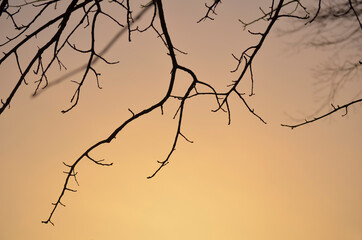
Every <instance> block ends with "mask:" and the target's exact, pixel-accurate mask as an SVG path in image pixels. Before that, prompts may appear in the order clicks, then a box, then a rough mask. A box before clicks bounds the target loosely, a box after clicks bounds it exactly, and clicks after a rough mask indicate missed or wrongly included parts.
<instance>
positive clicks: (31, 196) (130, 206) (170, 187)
mask: <svg viewBox="0 0 362 240" xmlns="http://www.w3.org/2000/svg"><path fill="white" fill-rule="evenodd" d="M235 2H236V1H223V2H222V4H221V5H220V6H219V7H218V8H217V13H218V15H217V16H215V20H214V21H205V22H201V23H199V24H197V23H196V22H197V20H198V19H199V18H201V17H202V16H203V15H204V14H205V11H206V9H205V7H204V5H203V4H204V1H198V2H197V3H195V2H194V1H192V0H187V1H175V0H174V1H164V8H165V17H166V20H167V23H168V27H169V32H170V35H171V38H172V40H173V43H174V44H175V46H176V47H177V48H179V49H181V50H182V51H185V52H187V53H188V54H187V55H182V54H180V53H177V57H178V61H179V64H181V65H183V66H185V67H188V68H190V69H192V70H193V71H194V72H195V74H196V75H197V76H198V78H199V79H200V80H201V81H204V82H208V83H210V84H213V85H214V86H215V87H216V88H217V89H218V90H219V91H224V90H226V89H227V87H226V86H227V85H228V84H230V83H231V81H232V80H235V79H236V78H237V76H238V75H237V74H232V73H230V70H232V69H233V68H234V67H235V64H236V62H235V60H234V59H233V58H232V56H231V54H232V53H235V54H238V55H239V54H240V53H241V52H242V51H243V50H244V49H246V48H247V47H249V46H250V45H251V44H255V43H257V42H258V39H259V37H257V36H251V35H250V34H248V33H247V31H243V30H242V26H241V25H240V22H238V19H239V18H243V19H245V20H251V19H253V18H255V17H256V16H258V14H260V11H259V10H258V6H259V5H262V6H268V5H267V4H268V3H269V2H270V1H264V2H263V1H256V2H254V1H244V2H253V3H252V4H251V3H242V2H243V1H239V3H235ZM139 3H140V2H137V4H136V3H135V4H134V7H135V12H137V11H139V9H138V8H137V6H139ZM136 9H137V10H136ZM150 16H151V15H149V14H148V15H147V16H146V17H145V18H143V19H142V21H141V22H140V23H139V24H141V25H142V24H143V25H145V24H146V23H147V21H148V19H149V17H150ZM104 20H105V19H103V20H102V21H104ZM2 21H4V17H1V18H0V26H1V24H2ZM289 21H291V20H290V19H284V20H282V21H280V22H277V26H276V28H275V29H273V31H272V33H271V34H270V36H268V38H267V40H266V42H265V45H264V46H263V47H262V49H261V50H260V52H259V53H258V55H257V56H256V59H255V62H254V63H253V73H254V81H255V86H254V88H255V93H256V95H255V96H253V97H251V98H249V97H247V98H246V99H247V101H248V103H249V104H250V106H251V107H252V108H254V109H255V111H256V112H257V113H258V114H259V115H260V116H261V117H262V118H263V119H264V120H265V121H266V122H267V124H266V125H265V124H263V123H262V122H261V121H259V120H258V119H257V118H256V117H255V116H253V115H252V114H251V113H250V112H249V111H248V110H247V109H246V108H245V105H243V103H242V102H241V100H240V99H239V98H238V97H237V96H232V97H231V98H230V102H229V104H230V109H231V125H227V120H228V119H227V114H225V113H223V112H221V111H219V112H216V113H214V112H212V111H211V110H213V109H215V108H216V107H217V104H216V103H215V100H214V98H213V97H211V96H199V97H196V98H193V99H190V100H188V101H187V102H186V105H185V110H184V119H183V124H182V133H183V134H184V135H185V136H186V137H187V138H189V139H190V140H192V141H194V143H193V144H190V143H188V142H186V141H185V140H184V139H182V138H181V139H180V140H179V143H178V145H177V147H176V151H175V152H174V155H173V156H172V157H171V159H170V163H169V164H168V165H167V166H166V167H164V168H163V169H162V170H161V171H160V172H159V173H158V174H157V175H156V176H155V177H154V178H153V179H147V176H149V175H151V174H152V173H153V172H154V171H155V170H156V169H157V167H158V164H157V161H160V160H164V159H165V157H166V156H167V154H168V152H169V151H170V149H171V146H172V141H173V138H174V135H175V133H176V127H177V121H176V120H174V119H173V118H172V117H173V115H174V114H175V112H176V110H177V107H178V103H179V101H178V100H175V99H173V100H170V101H169V102H167V103H166V104H165V106H164V115H161V111H160V109H156V110H155V111H154V112H152V113H150V114H149V115H146V116H143V117H142V118H140V119H137V120H136V121H134V122H133V123H131V124H130V125H128V126H127V127H126V128H125V129H124V130H123V131H121V132H120V133H119V134H118V135H117V139H116V140H114V141H113V142H112V143H111V144H107V145H102V146H101V147H99V148H97V149H95V150H94V151H92V152H91V155H92V156H93V157H94V158H96V159H105V161H106V162H113V163H114V165H113V166H111V167H102V166H97V165H95V164H94V163H92V162H91V161H88V160H86V159H84V160H82V161H81V162H80V164H79V165H78V166H77V169H76V171H77V172H78V175H77V176H78V178H77V179H78V181H79V184H80V186H77V185H76V183H75V182H74V181H73V180H71V184H70V186H71V187H72V188H74V189H76V190H77V192H76V193H72V192H67V193H66V194H65V197H64V199H63V201H62V202H63V203H64V204H65V205H66V207H65V208H64V207H61V206H60V207H59V208H58V209H57V210H56V212H55V214H54V216H53V218H52V221H53V222H54V224H55V226H52V225H50V224H48V225H46V224H42V223H41V221H43V220H46V219H47V218H48V216H49V214H50V212H51V209H52V205H51V203H52V202H55V201H56V200H57V198H58V196H59V194H60V191H61V189H62V187H63V185H64V180H65V177H66V175H65V174H64V173H63V171H66V170H67V168H66V167H65V166H64V165H63V163H62V162H65V163H68V164H72V163H73V162H74V161H75V160H76V159H77V158H78V157H79V156H80V155H81V154H82V153H83V152H84V151H85V150H86V149H87V148H89V147H90V146H91V145H93V144H94V143H96V142H98V141H100V140H102V139H104V138H106V137H108V135H109V134H110V133H111V132H112V131H113V130H114V129H115V128H117V127H118V126H119V125H120V124H122V123H123V121H125V120H126V119H128V118H129V117H130V116H131V113H130V112H129V111H128V108H130V109H131V110H132V111H133V112H135V113H137V112H139V111H141V110H142V109H143V108H145V107H148V106H150V105H151V104H154V103H156V102H157V101H159V100H160V99H161V98H162V97H163V96H164V94H165V92H166V90H167V87H168V82H169V76H170V70H171V63H170V59H169V56H168V55H167V49H166V48H165V46H164V45H163V44H162V42H161V41H160V39H158V38H157V36H156V34H155V33H154V32H152V31H149V32H146V33H143V34H138V33H135V34H134V35H133V36H132V39H133V41H132V42H131V43H129V42H128V41H127V36H126V35H124V36H122V37H121V39H119V41H118V42H117V43H116V44H115V45H113V47H112V48H111V50H110V51H109V52H107V54H106V55H105V57H106V58H107V59H108V60H111V61H119V63H118V64H117V65H106V64H104V63H101V62H98V63H97V65H96V66H95V68H96V69H97V71H98V72H101V74H102V75H101V76H100V83H101V86H102V88H103V89H101V90H100V89H98V88H97V83H96V80H95V78H94V77H93V76H90V77H88V78H87V80H86V83H85V85H84V87H83V89H82V92H81V96H80V101H79V104H78V105H77V106H76V107H75V108H74V109H73V110H71V111H70V112H68V113H66V114H62V113H61V110H64V109H66V108H68V107H70V103H69V100H70V98H71V96H72V94H73V93H74V90H75V88H76V85H75V84H74V83H72V82H71V80H79V78H80V77H81V74H78V75H75V76H73V77H71V78H68V79H66V80H64V81H63V82H62V83H61V84H59V85H56V86H54V87H51V88H49V89H48V90H46V91H44V92H43V93H42V94H40V95H39V96H38V97H36V98H30V95H31V94H32V92H33V91H34V88H35V84H34V83H33V81H34V80H35V78H34V77H29V78H28V80H29V82H30V83H29V85H28V86H25V85H22V86H21V88H20V90H19V92H18V93H17V95H16V97H15V98H14V99H13V102H12V103H11V108H10V109H7V110H6V111H5V112H4V113H3V114H2V115H1V116H0V239H1V240H2V239H4V240H24V239H37V240H38V239H39V240H42V239H44V240H53V239H54V240H58V239H59V240H60V239H81V240H91V239H93V240H96V239H97V240H98V239H110V240H113V239H127V240H128V239H129V240H143V239H165V240H166V239H176V240H178V239H180V240H181V239H182V240H184V239H190V240H193V239H195V240H198V239H207V240H209V239H210V240H211V239H215V240H219V239H230V240H234V239H235V240H239V239H243V240H306V239H308V240H361V239H362V204H361V203H362V184H361V183H362V148H361V133H362V126H361V122H362V108H361V107H362V105H361V104H360V103H359V104H356V105H355V106H351V107H350V108H349V109H348V110H349V111H348V115H346V116H345V117H341V115H342V114H343V113H344V112H341V113H337V114H335V115H333V116H331V117H329V118H326V119H323V120H321V121H318V122H315V123H312V124H310V125H307V126H304V127H300V128H297V129H294V130H291V129H289V128H283V127H281V126H280V124H281V123H296V122H298V121H300V120H301V121H303V119H304V118H305V117H308V116H309V115H310V114H312V113H314V112H315V111H316V110H317V109H318V108H319V107H320V106H321V104H322V102H323V101H322V100H323V99H325V98H326V97H327V94H328V89H327V90H323V91H320V90H318V86H317V85H316V81H317V80H316V79H315V78H314V77H313V76H314V75H313V69H318V67H320V66H321V64H323V63H324V62H326V61H327V62H328V61H331V59H333V60H336V61H337V60H338V59H335V57H336V56H337V55H336V54H335V52H333V50H330V49H328V50H325V49H313V48H305V47H304V46H301V45H299V44H298V43H297V42H298V39H300V38H301V37H302V36H303V34H308V32H307V31H306V32H300V33H298V34H295V35H284V36H280V32H281V29H283V27H290V22H289ZM266 24H267V22H262V23H259V24H258V25H255V28H254V29H258V30H260V29H263V26H264V28H265V26H266ZM0 28H1V29H0V31H1V32H5V29H3V27H2V26H1V27H0ZM119 29H120V28H117V26H116V25H115V24H113V23H112V22H110V21H104V24H102V25H100V26H99V29H98V31H99V32H98V36H99V40H98V42H97V44H99V46H98V49H102V47H103V46H104V45H105V43H106V42H107V41H108V40H109V39H111V38H112V36H114V35H115V34H116V32H117V31H119ZM251 29H253V27H251ZM278 29H279V30H278ZM83 38H84V40H85V39H86V38H85V37H84V35H83V36H79V39H80V40H82V39H83ZM80 40H79V41H80ZM33 47H34V46H33ZM1 51H3V50H1ZM4 51H5V50H4ZM32 51H33V49H32V48H31V45H30V47H29V48H28V49H27V50H26V51H25V52H24V53H23V54H24V56H28V55H27V54H30V53H31V52H32ZM339 55H342V54H341V53H339ZM63 58H64V64H65V65H66V66H67V67H69V69H72V68H76V67H78V66H80V65H81V64H82V63H83V61H84V59H85V58H82V57H80V56H77V55H75V54H74V55H71V56H69V55H68V56H67V55H64V56H63ZM13 60H14V58H12V59H11V61H13ZM21 61H23V64H24V63H25V62H26V61H28V60H27V57H24V58H23V59H22V60H21ZM64 73H65V72H64V71H62V72H59V71H53V72H51V74H50V76H51V77H49V81H50V82H51V81H52V79H55V78H57V77H59V76H61V75H62V74H64ZM17 76H18V73H17V69H16V65H15V64H14V62H11V63H10V62H9V63H4V64H2V65H1V66H0V97H1V98H2V99H5V98H6V96H7V95H8V93H9V91H10V89H11V87H12V86H13V85H14V84H15V83H16V81H17ZM189 81H191V79H190V77H189V76H188V75H187V74H184V73H182V74H181V73H180V74H177V78H176V93H178V94H182V93H184V91H185V87H186V85H187V83H189ZM243 81H244V82H243V83H242V85H241V86H242V88H243V91H245V92H247V93H248V92H249V89H250V80H249V78H248V77H246V78H245V80H243ZM361 89H362V85H361V82H360V79H358V78H357V80H356V79H355V80H353V81H351V82H350V83H348V84H346V85H345V87H344V88H343V89H342V90H341V91H340V92H339V94H338V95H337V97H336V100H335V102H333V104H335V105H337V104H339V105H342V104H345V103H347V102H348V101H350V100H351V99H352V98H353V97H354V96H356V95H357V94H358V93H359V92H360V91H361ZM199 90H200V91H201V90H205V89H202V88H200V89H199ZM329 109H330V108H329V106H328V105H327V106H326V108H324V109H323V111H322V112H320V113H324V112H326V111H327V110H329Z"/></svg>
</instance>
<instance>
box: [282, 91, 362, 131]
mask: <svg viewBox="0 0 362 240" xmlns="http://www.w3.org/2000/svg"><path fill="white" fill-rule="evenodd" d="M359 102H362V98H360V99H357V100H354V101H352V102H349V103H347V104H344V105H342V106H339V105H337V107H335V106H334V105H333V104H331V106H332V108H333V109H332V110H331V111H329V112H327V113H326V114H323V115H321V116H319V117H315V118H313V119H311V120H307V119H306V120H305V121H304V122H302V123H299V124H295V125H288V124H281V126H283V127H290V128H291V129H294V128H296V127H300V126H303V125H306V124H309V123H312V122H315V121H318V120H320V119H322V118H325V117H327V116H329V115H331V114H333V113H335V112H338V111H339V110H342V109H345V111H346V112H345V113H344V114H343V115H342V117H344V116H346V115H347V114H348V107H349V106H351V105H353V104H356V103H359Z"/></svg>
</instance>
